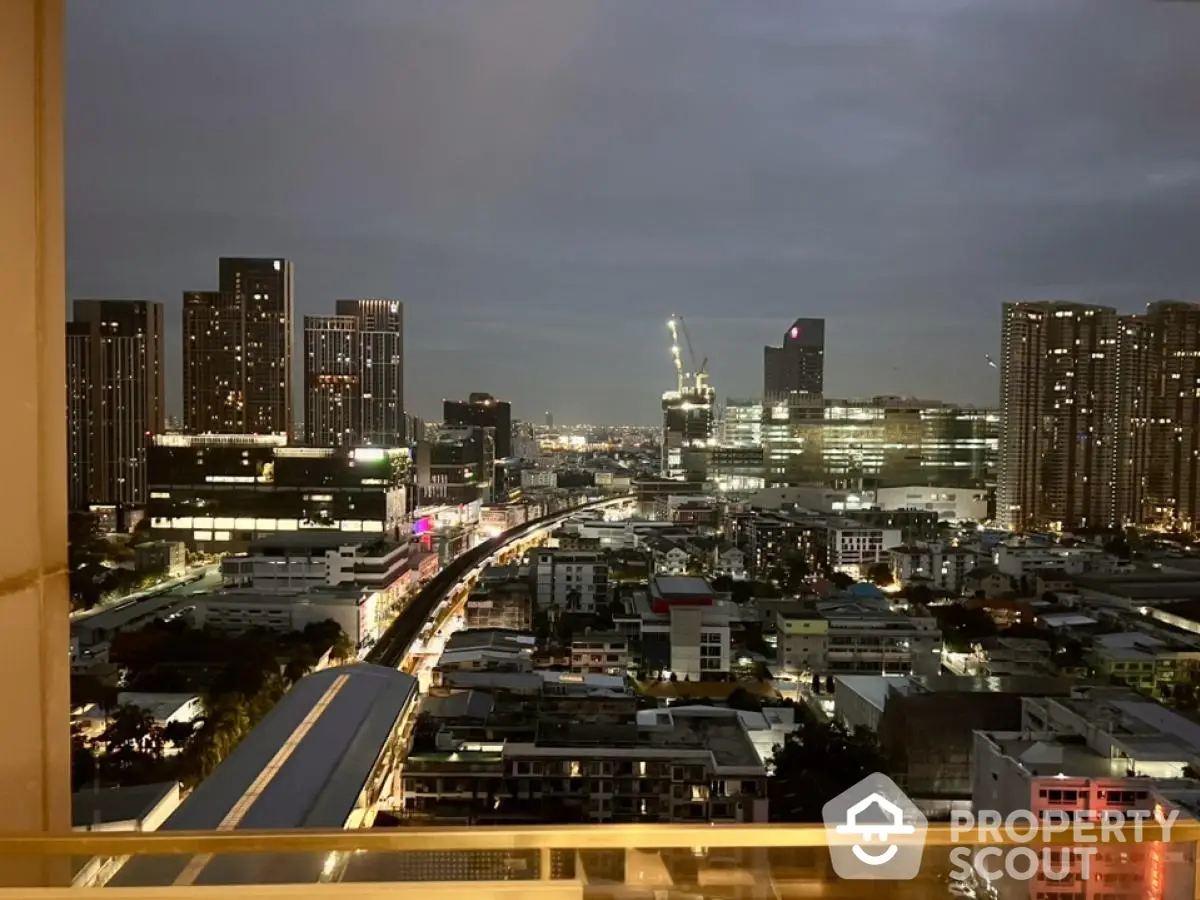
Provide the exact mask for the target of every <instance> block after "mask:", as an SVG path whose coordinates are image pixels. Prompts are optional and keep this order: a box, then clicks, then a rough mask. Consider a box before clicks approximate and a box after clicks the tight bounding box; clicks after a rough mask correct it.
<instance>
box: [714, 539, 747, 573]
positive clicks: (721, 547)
mask: <svg viewBox="0 0 1200 900" xmlns="http://www.w3.org/2000/svg"><path fill="white" fill-rule="evenodd" d="M712 571H713V575H728V576H729V577H730V578H733V579H741V578H745V577H746V554H745V553H743V552H742V551H741V550H739V549H738V548H737V547H734V546H733V545H731V544H720V543H718V544H716V545H715V546H714V547H713V550H712Z"/></svg>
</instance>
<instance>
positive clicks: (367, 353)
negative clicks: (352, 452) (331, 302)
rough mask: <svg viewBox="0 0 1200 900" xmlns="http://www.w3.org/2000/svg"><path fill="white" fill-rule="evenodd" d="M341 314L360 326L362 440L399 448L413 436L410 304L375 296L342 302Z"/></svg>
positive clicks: (359, 432) (358, 434) (359, 423)
mask: <svg viewBox="0 0 1200 900" xmlns="http://www.w3.org/2000/svg"><path fill="white" fill-rule="evenodd" d="M336 311H337V314H338V316H345V317H349V318H352V319H353V320H354V321H355V322H356V323H357V326H358V359H359V364H360V369H359V372H358V385H359V396H358V420H357V423H356V429H355V430H356V439H357V440H358V441H359V442H360V443H362V444H368V445H370V446H375V447H398V446H400V445H401V444H403V443H404V442H405V440H406V439H407V437H408V435H407V433H406V428H405V419H404V304H403V303H401V302H400V301H399V300H387V299H379V298H372V299H367V300H339V301H338V302H337V309H336Z"/></svg>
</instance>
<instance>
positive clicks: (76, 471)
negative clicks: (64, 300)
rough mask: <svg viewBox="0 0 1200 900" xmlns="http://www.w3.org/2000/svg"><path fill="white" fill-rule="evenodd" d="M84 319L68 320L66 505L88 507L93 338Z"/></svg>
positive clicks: (90, 477) (78, 507)
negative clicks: (79, 320) (82, 320)
mask: <svg viewBox="0 0 1200 900" xmlns="http://www.w3.org/2000/svg"><path fill="white" fill-rule="evenodd" d="M91 330H92V329H91V326H90V325H89V323H87V322H68V323H67V507H68V509H71V510H80V509H87V507H88V504H89V503H90V502H91V493H92V430H93V428H94V427H95V426H94V424H93V420H92V340H91Z"/></svg>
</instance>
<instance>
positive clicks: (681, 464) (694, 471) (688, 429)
mask: <svg viewBox="0 0 1200 900" xmlns="http://www.w3.org/2000/svg"><path fill="white" fill-rule="evenodd" d="M714 400H715V393H714V391H713V389H712V387H711V386H710V385H708V384H705V383H704V382H703V380H702V379H701V380H697V382H696V384H694V385H691V384H688V385H684V387H683V390H681V391H678V390H677V391H666V392H664V393H663V395H662V409H663V440H662V473H663V475H664V476H665V477H667V478H673V479H686V480H690V481H704V480H705V478H706V477H707V472H706V471H704V469H703V466H702V465H700V464H698V463H699V460H700V459H702V457H698V456H696V455H693V456H692V458H691V459H685V456H687V455H688V451H690V450H699V449H702V448H705V447H711V446H713V445H715V444H716V429H715V422H714V418H713V403H714Z"/></svg>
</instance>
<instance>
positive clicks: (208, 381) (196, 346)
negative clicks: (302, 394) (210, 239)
mask: <svg viewBox="0 0 1200 900" xmlns="http://www.w3.org/2000/svg"><path fill="white" fill-rule="evenodd" d="M218 268H219V277H218V282H219V286H218V290H216V291H191V292H188V293H185V294H184V295H183V370H184V375H183V387H184V396H183V416H184V427H185V428H186V429H187V430H188V431H190V432H193V433H197V434H202V433H214V434H290V433H291V431H292V307H293V288H292V280H293V278H292V264H291V263H290V262H288V261H287V260H285V259H272V258H264V259H254V258H226V257H222V258H221V260H220V262H219V265H218Z"/></svg>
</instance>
